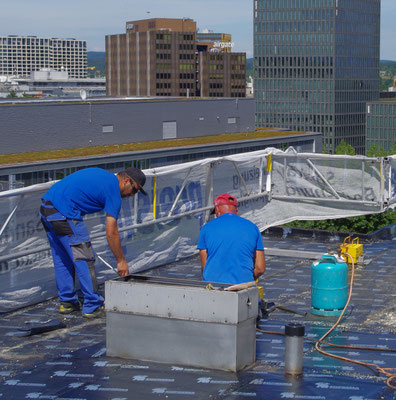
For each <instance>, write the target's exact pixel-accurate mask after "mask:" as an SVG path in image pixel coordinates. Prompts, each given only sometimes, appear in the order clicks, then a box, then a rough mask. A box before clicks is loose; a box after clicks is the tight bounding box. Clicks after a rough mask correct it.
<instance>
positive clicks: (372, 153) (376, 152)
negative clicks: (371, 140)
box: [367, 144, 388, 157]
mask: <svg viewBox="0 0 396 400" xmlns="http://www.w3.org/2000/svg"><path fill="white" fill-rule="evenodd" d="M387 155H388V154H387V152H386V151H385V150H384V148H383V147H382V146H380V148H378V146H377V145H376V144H373V145H372V146H371V147H370V149H369V150H368V151H367V157H386V156H387Z"/></svg>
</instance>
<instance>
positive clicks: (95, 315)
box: [82, 306, 105, 318]
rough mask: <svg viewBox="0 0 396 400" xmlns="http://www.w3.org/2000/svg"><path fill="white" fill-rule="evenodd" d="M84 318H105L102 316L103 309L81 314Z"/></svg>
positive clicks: (100, 307) (99, 308)
mask: <svg viewBox="0 0 396 400" xmlns="http://www.w3.org/2000/svg"><path fill="white" fill-rule="evenodd" d="M82 316H83V317H84V318H103V317H104V316H105V314H104V307H103V306H99V307H98V308H96V309H95V310H94V311H92V312H90V313H83V315H82Z"/></svg>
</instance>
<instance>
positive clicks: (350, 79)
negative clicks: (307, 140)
mask: <svg viewBox="0 0 396 400" xmlns="http://www.w3.org/2000/svg"><path fill="white" fill-rule="evenodd" d="M379 42H380V0H364V1H362V0H255V1H254V57H255V80H254V83H255V87H254V91H255V97H256V124H257V126H267V127H275V126H276V127H280V128H290V129H293V130H296V129H297V130H306V131H319V132H322V133H323V135H324V136H323V137H324V143H323V145H324V149H325V150H328V151H330V152H334V149H335V147H336V146H337V144H338V143H339V142H340V141H341V140H342V139H344V140H345V141H346V142H347V143H349V144H351V145H352V146H353V147H354V148H355V149H356V151H357V152H358V153H360V154H364V152H365V110H366V102H367V101H371V100H377V99H378V97H379Z"/></svg>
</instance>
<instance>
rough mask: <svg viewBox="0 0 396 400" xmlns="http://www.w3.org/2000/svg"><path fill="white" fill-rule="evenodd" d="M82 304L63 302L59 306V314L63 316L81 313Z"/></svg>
mask: <svg viewBox="0 0 396 400" xmlns="http://www.w3.org/2000/svg"><path fill="white" fill-rule="evenodd" d="M80 308H81V307H80V303H69V302H66V301H61V303H60V306H59V312H60V313H61V314H71V313H72V312H74V311H80Z"/></svg>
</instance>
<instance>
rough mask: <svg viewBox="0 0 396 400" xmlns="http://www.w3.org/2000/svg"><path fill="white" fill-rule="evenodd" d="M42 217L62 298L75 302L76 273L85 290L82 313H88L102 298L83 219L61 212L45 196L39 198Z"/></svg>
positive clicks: (76, 297) (63, 300)
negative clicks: (74, 218)
mask: <svg viewBox="0 0 396 400" xmlns="http://www.w3.org/2000/svg"><path fill="white" fill-rule="evenodd" d="M40 215H41V221H42V223H43V226H44V229H45V231H46V233H47V237H48V240H49V244H50V246H51V252H52V258H53V261H54V269H55V280H56V286H57V289H58V295H59V300H60V301H61V302H70V303H77V302H78V296H77V293H76V288H75V274H76V273H77V276H78V280H79V282H80V288H81V290H82V292H83V294H84V304H83V313H84V314H85V313H91V312H93V311H94V310H95V309H96V308H98V307H99V306H101V305H102V304H103V302H104V299H103V297H102V296H101V295H100V294H99V293H98V284H97V280H96V272H95V256H94V253H93V250H92V245H91V240H90V237H89V232H88V229H87V227H86V225H85V224H84V222H83V221H78V220H72V219H69V218H66V217H65V216H64V215H62V214H61V213H60V212H59V211H58V210H57V209H56V208H54V206H53V205H52V203H51V202H50V201H48V200H44V199H42V200H41V207H40Z"/></svg>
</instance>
